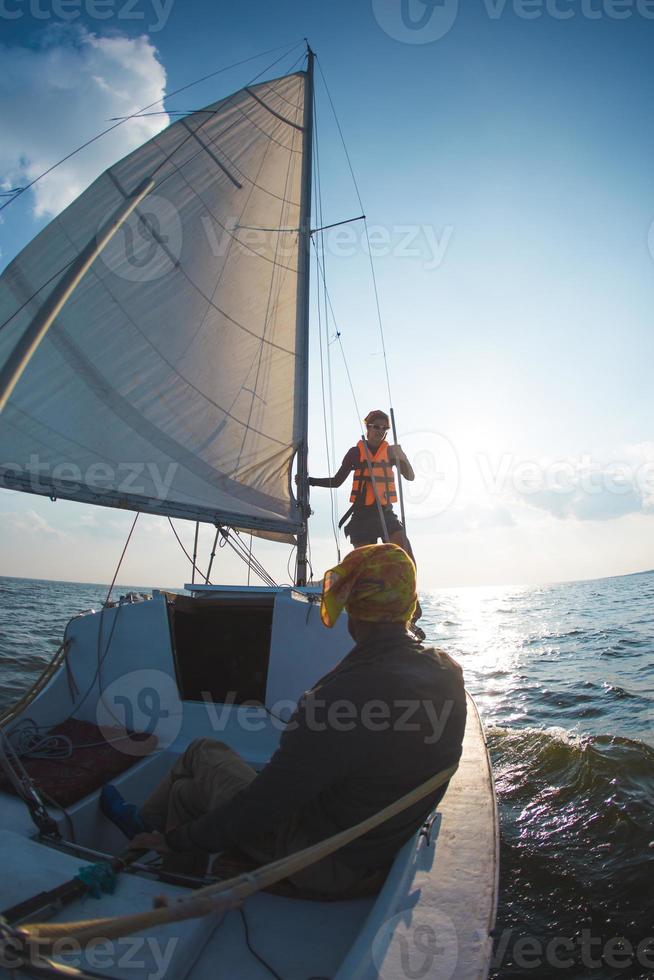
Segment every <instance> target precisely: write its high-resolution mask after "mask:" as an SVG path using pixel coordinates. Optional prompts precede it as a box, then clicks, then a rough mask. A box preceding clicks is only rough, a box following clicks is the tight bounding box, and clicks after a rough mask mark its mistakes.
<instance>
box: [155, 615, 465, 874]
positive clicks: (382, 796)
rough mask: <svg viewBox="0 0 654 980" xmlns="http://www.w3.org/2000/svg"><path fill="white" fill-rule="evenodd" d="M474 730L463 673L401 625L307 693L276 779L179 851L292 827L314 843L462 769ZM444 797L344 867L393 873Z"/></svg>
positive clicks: (200, 828)
mask: <svg viewBox="0 0 654 980" xmlns="http://www.w3.org/2000/svg"><path fill="white" fill-rule="evenodd" d="M465 720H466V703H465V692H464V687H463V678H462V673H461V668H460V667H459V665H458V664H457V663H456V661H454V660H452V659H451V657H449V656H448V655H447V654H446V653H444V652H443V651H442V650H436V649H433V648H425V647H422V646H421V645H420V644H419V643H418V642H417V641H416V640H414V639H413V638H412V637H411V636H409V634H408V633H406V631H405V630H404V627H403V626H399V625H398V628H397V630H395V629H393V630H391V631H390V632H389V633H388V634H385V635H384V638H383V639H381V638H374V639H373V640H369V641H366V642H365V643H361V644H357V646H355V647H354V649H353V650H351V652H350V653H349V654H348V655H347V656H346V657H345V658H344V659H343V660H342V661H341V662H340V664H338V666H337V667H336V668H334V670H332V671H331V672H330V673H329V674H327V675H326V676H325V677H323V678H322V679H321V680H320V681H318V683H317V684H316V685H315V687H313V688H312V689H311V690H309V691H307V692H305V694H304V695H303V696H302V698H301V699H300V701H299V703H298V707H297V709H296V711H295V714H294V715H293V717H292V718H291V720H290V722H289V724H288V727H287V729H286V731H285V732H284V734H283V735H282V738H281V740H280V745H279V748H278V749H277V751H276V752H275V753H274V755H273V756H272V758H271V760H270V762H269V763H268V765H267V766H266V767H265V769H263V770H262V771H261V772H260V773H259V775H258V776H257V777H256V779H254V780H253V782H252V783H251V784H250V785H249V786H248V787H246V788H245V789H244V790H242V791H241V792H240V793H238V794H237V796H235V797H234V799H232V800H231V801H230V802H229V803H227V804H225V805H224V806H223V807H221V808H220V809H219V810H216V811H214V812H212V813H207V814H205V815H204V816H202V817H200V818H198V819H197V820H194V821H192V822H191V823H189V824H186V825H185V826H184V827H183V828H180V831H176V832H174V840H173V841H172V842H173V843H174V845H175V846H177V847H188V846H194V847H199V848H202V849H204V850H207V851H211V852H215V851H219V850H222V849H224V848H225V847H227V846H230V845H234V844H235V845H239V844H242V843H243V842H246V841H247V840H248V839H252V837H254V836H256V835H257V834H259V833H261V832H262V831H264V830H265V831H267V830H270V829H274V828H275V827H279V825H280V824H281V823H283V822H284V821H285V820H289V819H292V820H293V821H294V822H295V823H297V822H299V823H300V825H301V826H302V828H303V832H304V833H305V835H306V837H307V843H315V842H317V841H319V840H322V839H324V838H325V837H329V836H330V835H332V834H334V833H336V832H338V831H340V830H344V829H346V828H347V827H350V826H352V825H353V824H356V823H358V822H359V821H361V820H363V819H365V818H366V817H369V816H371V815H372V814H374V813H376V812H377V811H378V810H380V809H381V808H382V807H385V806H387V805H388V804H389V803H392V802H393V801H395V800H396V799H398V798H399V797H401V796H403V795H404V794H405V793H408V792H409V791H410V790H412V789H414V788H415V787H416V786H418V785H419V784H420V783H423V782H425V781H426V780H427V779H429V778H430V777H431V776H433V775H434V774H435V773H437V772H439V771H440V770H442V769H445V768H447V767H448V766H451V765H453V764H454V763H456V762H457V761H458V759H459V757H460V755H461V743H462V740H463V732H464V728H465ZM445 788H446V787H442V788H440V789H438V790H437V791H436V792H435V793H433V794H431V796H429V797H427V798H426V799H424V800H423V801H421V802H420V803H418V804H416V805H414V806H413V807H411V809H410V810H406V811H404V812H403V813H401V814H400V815H398V816H397V817H394V818H393V819H392V820H390V821H388V822H387V823H384V824H382V825H381V826H380V827H378V828H376V829H375V830H373V831H371V832H369V833H368V834H366V835H365V837H363V838H359V839H358V840H356V841H353V842H352V843H351V844H349V845H347V846H346V847H345V848H343V849H342V850H341V851H340V852H339V853H340V857H341V859H342V860H343V861H345V862H347V863H348V864H349V865H350V866H352V867H356V868H361V869H376V868H382V867H385V866H387V865H388V864H389V863H390V861H391V860H392V858H393V856H394V855H395V853H396V851H397V850H398V848H399V847H400V846H401V845H402V844H403V843H404V842H405V841H407V840H408V839H409V837H411V835H412V834H413V833H414V832H415V831H416V830H417V829H418V828H419V827H420V825H421V824H422V822H423V821H424V819H425V818H426V816H427V815H428V814H429V812H430V810H431V809H432V808H433V807H434V806H435V805H436V803H437V802H438V800H439V799H440V798H441V797H442V795H443V793H444V792H445Z"/></svg>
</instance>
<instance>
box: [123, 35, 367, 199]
mask: <svg viewBox="0 0 654 980" xmlns="http://www.w3.org/2000/svg"><path fill="white" fill-rule="evenodd" d="M296 46H297V45H295V44H294V45H293V48H295V47H296ZM293 48H291V49H290V50H291V51H292V50H293ZM289 54H290V51H285V52H284V54H281V55H280V56H279V58H275V60H274V61H271V63H270V64H269V65H267V66H266V67H265V68H262V69H261V71H260V72H257V74H256V75H255V76H254V78H251V79H250V81H249V82H247V84H246V85H244V86H243V87H242V88H240V89H238V91H236V92H234V93H232V95H229V96H228V97H227V98H226V99H222V100H221V102H220V105H219V107H218V109H215V110H214V112H213V115H216V113H218V112H219V111H220V112H222V110H223V109H225V108H226V107H227V106H228V105H230V104H233V103H234V100H235V99H236V97H237V96H238V95H240V94H241V92H242V91H243V90H244V89H247V88H249V87H250V86H251V85H253V84H254V82H256V80H257V79H258V78H261V76H262V75H265V74H266V72H269V71H270V69H271V68H274V66H275V65H277V64H279V62H280V61H283V59H284V58H286V57H288V55H289ZM233 108H235V109H236V110H237V111H238V112H240V113H241V115H243V116H245V118H246V119H247V120H248V121H249V122H251V123H252V125H253V126H255V128H256V129H261V127H260V126H257V124H256V123H255V122H254V121H253V120H252V119H250V117H249V116H248V114H247V112H245V111H244V110H243V109H241V108H240V106H237V105H234V106H233ZM210 118H211V116H209V117H208V118H207V119H204V120H203V121H202V122H201V123H200V125H199V126H198V128H197V129H195V130H193V132H191V133H188V135H187V136H186V137H185V138H184V139H183V140H182V142H181V143H179V144H178V145H177V146H176V147H174V148H173V149H172V150H171V151H170V153H169V154H168V155H167V156H165V157H164V159H163V160H162V161H161V163H159V164H157V166H156V167H155V168H154V170H153V171H152V173H151V174H150V176H151V177H156V175H157V174H158V173H159V171H160V170H161V168H162V167H164V166H165V165H166V164H167V163H168V161H169V160H170V159H171V157H172V156H173V155H174V154H175V153H177V152H178V151H179V150H181V148H182V147H183V146H185V145H186V143H188V141H189V140H190V139H192V138H193V136H194V135H195V134H196V133H197V132H199V131H200V130H201V129H202V128H203V126H206V124H207V123H208V122H209V119H210ZM117 125H119V124H117ZM261 131H262V132H263V133H264V134H265V135H266V136H267V137H268V138H269V139H273V137H272V136H270V134H269V133H266V132H265V130H261ZM154 139H155V142H156V136H155V138H154ZM274 142H277V140H274ZM280 145H282V144H280ZM284 149H288V147H286V146H284ZM362 210H363V209H362Z"/></svg>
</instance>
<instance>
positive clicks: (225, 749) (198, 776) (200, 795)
mask: <svg viewBox="0 0 654 980" xmlns="http://www.w3.org/2000/svg"><path fill="white" fill-rule="evenodd" d="M256 775H257V774H256V772H255V770H254V769H253V768H252V767H251V766H249V765H248V764H247V762H245V760H244V759H242V758H241V757H240V755H238V753H237V752H234V750H233V749H230V748H229V746H228V745H225V744H224V743H223V742H217V741H214V740H213V739H211V738H198V739H195V741H193V742H191V743H190V745H189V746H188V748H187V749H186V751H185V752H184V753H183V754H182V755H181V756H180V757H179V759H177V761H176V762H175V764H174V765H173V767H172V769H171V770H170V772H169V773H168V775H167V776H166V777H165V778H164V779H163V781H162V782H161V783H160V784H159V786H158V787H157V788H156V789H155V791H154V793H152V795H151V796H150V797H149V798H148V799H147V800H146V802H145V803H144V804H143V806H142V807H141V814H142V816H143V819H144V820H145V822H146V823H148V824H150V826H151V827H153V828H154V829H155V830H159V831H161V832H164V831H166V830H172V829H174V828H175V827H178V826H180V825H181V824H184V823H188V822H189V821H190V820H195V819H196V818H197V817H200V816H202V815H203V814H205V813H209V812H210V811H211V810H217V809H218V808H219V807H221V806H222V805H223V804H224V803H227V802H228V801H229V800H231V799H232V798H233V797H234V796H235V795H236V794H237V793H238V792H239V791H240V790H242V789H244V788H245V787H246V786H248V785H249V784H250V783H251V782H252V780H253V779H254V778H255V777H256ZM314 843H316V839H315V837H313V838H312V837H311V835H310V833H309V832H308V829H307V828H303V827H302V826H301V824H300V823H299V821H297V820H295V819H294V818H293V817H291V818H289V819H287V820H285V821H284V822H283V823H282V824H281V826H279V827H277V828H276V829H275V831H274V833H273V832H272V831H266V830H265V828H262V833H261V835H257V838H256V840H249V841H247V842H243V843H241V844H239V847H240V848H241V850H243V851H245V853H246V854H248V855H249V856H250V857H251V858H253V859H254V860H255V861H258V862H259V863H261V864H267V863H268V862H270V861H276V860H277V859H278V858H281V857H285V856H286V855H288V854H292V853H294V852H295V851H299V850H301V849H302V848H304V847H309V846H310V844H314ZM206 866H207V855H206V852H204V851H194V852H191V853H185V854H171V855H167V856H166V859H165V867H166V868H167V869H168V870H170V871H173V870H174V871H180V872H182V871H183V872H187V873H196V874H202V873H203V872H204V871H205V870H206ZM384 877H385V874H384V873H383V872H374V873H372V874H366V875H360V874H358V873H357V872H356V871H354V870H353V869H352V868H350V867H348V866H347V865H346V864H344V863H343V862H342V861H340V860H339V858H338V852H336V854H332V855H329V856H328V857H326V858H323V859H322V860H320V861H317V862H316V863H315V864H312V865H310V866H309V867H308V868H305V869H303V870H302V871H298V872H296V873H295V874H293V875H291V876H290V878H289V879H288V880H289V881H291V882H292V883H293V884H294V885H295V886H297V887H298V888H299V889H302V891H305V892H312V893H314V894H315V895H317V896H318V895H324V896H325V897H329V898H355V897H358V896H361V895H369V894H372V893H374V892H375V891H377V890H378V889H379V887H380V886H381V884H382V882H383V880H384Z"/></svg>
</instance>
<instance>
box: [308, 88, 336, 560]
mask: <svg viewBox="0 0 654 980" xmlns="http://www.w3.org/2000/svg"><path fill="white" fill-rule="evenodd" d="M315 118H316V113H315V93H314V120H315ZM314 177H315V179H314V183H315V196H316V211H317V213H318V216H319V220H320V224H322V223H323V210H322V192H321V187H320V167H319V158H318V131H317V127H316V125H315V122H314ZM320 245H321V248H322V254H323V263H324V260H325V253H324V240H323V235H322V231H321V232H320ZM319 261H320V260H319V256H318V251H317V249H316V284H317V286H318V290H317V297H316V299H317V302H316V309H317V311H318V345H319V349H320V390H321V396H322V412H323V425H324V430H325V451H326V454H327V466H328V469H329V472H330V473H332V472H333V469H332V466H333V454H332V452H330V445H329V434H328V430H327V404H326V398H325V365H324V354H323V336H322V317H321V306H320V293H321V291H320V268H319ZM324 310H325V339H326V340H327V338H328V321H327V315H328V314H327V303H326V301H325V302H324ZM325 346H326V348H327V357H328V358H329V344H328V343H325ZM330 402H331V399H330ZM331 408H332V406H331V403H330V411H331ZM332 424H333V418H332ZM332 450H333V446H332ZM336 493H337V491H336V488H334V487H330V488H329V499H330V517H331V522H332V531H333V532H334V543H335V545H336V555H337V558H338V564H339V565H340V563H341V549H340V547H339V542H338V527H337V522H336V515H335V506H336V505H335V498H336Z"/></svg>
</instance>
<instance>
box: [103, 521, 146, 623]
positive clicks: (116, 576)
mask: <svg viewBox="0 0 654 980" xmlns="http://www.w3.org/2000/svg"><path fill="white" fill-rule="evenodd" d="M140 516H141V512H140V511H139V510H137V512H136V516H135V517H134V520H133V521H132V526H131V528H130V529H129V534H128V535H127V541H126V542H125V545H124V547H123V551H122V554H121V556H120V558H119V559H118V564H117V565H116V571H115V572H114V577H113V578H112V580H111V585H110V586H109V591H108V592H107V598H106V599H105V600H104V604H105V606H106V605H107V603H108V602H109V599H110V598H111V593H112V592H113V588H114V585H115V584H116V579H117V578H118V572H119V571H120V566H121V565H122V563H123V558H124V557H125V552H126V551H127V547H128V545H129V542H130V540H131V537H132V534H133V533H134V528H135V527H136V522H137V521H138V519H139V517H140Z"/></svg>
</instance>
